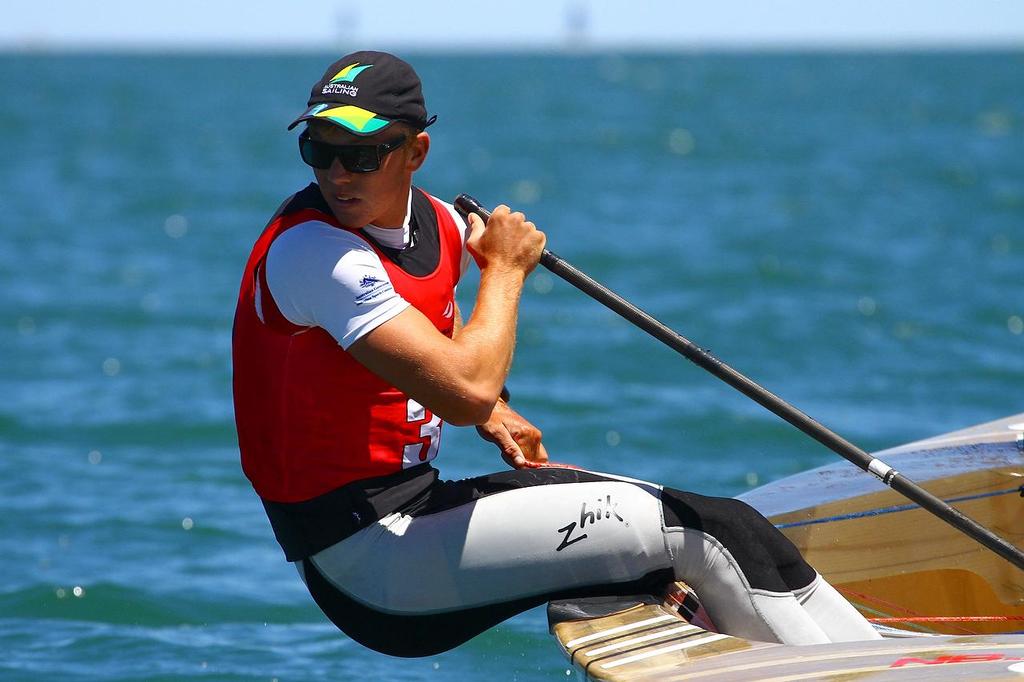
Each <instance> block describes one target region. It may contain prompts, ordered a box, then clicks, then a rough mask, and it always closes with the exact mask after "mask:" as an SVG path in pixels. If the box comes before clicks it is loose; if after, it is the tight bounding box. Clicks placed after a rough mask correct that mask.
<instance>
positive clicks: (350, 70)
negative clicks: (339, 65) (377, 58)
mask: <svg viewBox="0 0 1024 682" xmlns="http://www.w3.org/2000/svg"><path fill="white" fill-rule="evenodd" d="M372 66H373V64H360V63H359V62H355V63H353V64H349V65H348V66H346V67H345V68H344V69H342V70H341V71H339V72H338V73H336V74H334V77H333V78H331V80H330V81H329V82H328V83H327V85H325V86H324V88H323V90H322V91H321V94H323V95H349V96H350V97H355V96H356V95H358V94H359V88H358V87H356V86H355V85H351V83H352V82H353V81H354V80H355V79H356V76H358V75H359V74H361V73H362V72H363V71H366V70H367V69H369V68H370V67H372Z"/></svg>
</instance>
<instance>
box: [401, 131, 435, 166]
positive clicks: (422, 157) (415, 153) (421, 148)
mask: <svg viewBox="0 0 1024 682" xmlns="http://www.w3.org/2000/svg"><path fill="white" fill-rule="evenodd" d="M409 149H410V153H409V156H408V157H407V160H406V167H407V168H408V169H409V170H410V171H417V170H419V168H420V166H422V165H423V162H424V161H426V160H427V152H429V151H430V135H428V134H427V133H426V132H424V131H420V132H418V133H416V137H415V138H414V139H413V140H412V142H410V143H409Z"/></svg>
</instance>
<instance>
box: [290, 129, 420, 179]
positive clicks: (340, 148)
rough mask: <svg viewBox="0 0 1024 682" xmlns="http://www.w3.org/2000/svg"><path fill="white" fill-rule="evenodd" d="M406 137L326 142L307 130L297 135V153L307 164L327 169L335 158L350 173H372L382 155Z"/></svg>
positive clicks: (401, 142) (398, 145) (401, 143)
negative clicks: (358, 142)
mask: <svg viewBox="0 0 1024 682" xmlns="http://www.w3.org/2000/svg"><path fill="white" fill-rule="evenodd" d="M406 139H407V138H406V137H405V136H404V135H403V136H401V137H396V138H395V139H393V140H390V141H388V142H384V143H383V144H327V143H326V142H318V141H317V140H314V139H312V138H310V136H309V131H304V132H303V133H302V134H301V135H299V154H301V155H302V160H303V161H305V162H306V164H307V165H310V166H312V167H313V168H319V169H320V170H327V169H328V168H330V167H331V164H332V163H334V160H335V159H337V160H338V161H339V162H340V163H341V166H342V168H344V169H345V170H347V171H348V172H350V173H372V172H374V171H375V170H379V169H380V164H381V161H383V160H384V157H385V156H387V155H388V154H390V153H391V152H393V151H395V150H396V149H398V148H399V147H401V146H402V145H403V144H405V141H406Z"/></svg>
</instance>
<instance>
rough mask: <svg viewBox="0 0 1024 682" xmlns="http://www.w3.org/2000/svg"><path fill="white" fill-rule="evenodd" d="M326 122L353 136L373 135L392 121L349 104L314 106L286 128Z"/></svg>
mask: <svg viewBox="0 0 1024 682" xmlns="http://www.w3.org/2000/svg"><path fill="white" fill-rule="evenodd" d="M312 120H318V121H327V122H329V123H333V124H335V125H337V126H341V127H342V128H344V129H345V130H347V131H348V132H350V133H352V134H354V135H373V134H375V133H378V132H380V131H381V130H384V129H385V128H387V127H388V126H389V125H391V124H392V123H394V121H392V120H390V119H387V118H384V117H383V116H378V115H377V114H375V113H373V112H372V111H367V110H366V109H362V108H360V107H357V106H353V105H351V104H345V105H331V104H314V105H313V106H311V107H310V108H308V109H306V111H305V112H303V114H302V115H301V116H299V117H298V118H297V119H295V120H294V121H292V124H291V125H290V126H288V130H291V129H292V128H294V127H295V126H297V125H299V124H300V123H302V122H303V121H312Z"/></svg>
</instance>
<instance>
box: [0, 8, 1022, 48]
mask: <svg viewBox="0 0 1024 682" xmlns="http://www.w3.org/2000/svg"><path fill="white" fill-rule="evenodd" d="M570 42H571V43H574V44H584V45H589V46H592V47H601V46H607V45H614V46H628V47H634V48H642V47H645V46H650V47H653V48H666V47H668V48H687V47H707V46H720V45H724V46H733V47H744V46H764V45H769V46H778V45H805V46H806V45H809V46H817V45H832V46H863V45H867V46H922V45H923V46H940V47H941V46H965V45H966V46H986V45H999V46H1016V47H1024V1H1021V0H962V1H960V0H757V1H754V0H751V1H746V2H741V1H739V0H701V1H700V2H691V1H685V2H684V1H679V2H671V1H669V0H650V1H644V0H632V1H630V2H619V1H614V0H516V1H515V2H500V3H494V2H491V3H488V2H484V1H481V0H453V1H451V2H441V1H440V0H435V1H434V2H424V1H423V0H417V1H415V2H414V1H412V0H385V1H383V2H379V1H378V2H373V3H370V2H362V3H359V2H353V1H352V0H348V1H344V2H343V1H341V0H285V1H282V2H227V1H226V0H175V1H174V2H152V1H151V0H149V1H147V0H103V1H102V2H99V3H91V2H85V1H84V0H29V1H27V2H26V1H21V2H11V3H8V5H7V8H6V9H5V10H4V16H3V21H2V22H0V49H8V50H10V49H22V48H31V49H48V48H61V47H78V48H88V47H123V48H151V49H167V48H183V49H210V48H214V49H218V48H223V49H240V48H261V49H263V48H277V49H296V48H304V49H309V50H322V49H334V48H338V47H344V48H347V47H350V46H356V47H385V48H398V47H404V48H424V47H429V48H437V49H460V50H461V49H487V48H488V47H502V48H508V47H516V46H519V47H560V46H563V45H566V44H568V43H570Z"/></svg>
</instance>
